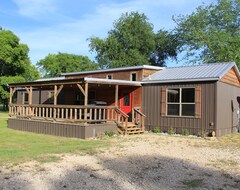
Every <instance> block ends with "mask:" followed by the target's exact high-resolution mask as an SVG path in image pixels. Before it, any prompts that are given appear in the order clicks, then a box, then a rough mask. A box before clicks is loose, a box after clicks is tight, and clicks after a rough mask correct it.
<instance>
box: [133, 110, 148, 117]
mask: <svg viewBox="0 0 240 190" xmlns="http://www.w3.org/2000/svg"><path fill="white" fill-rule="evenodd" d="M133 110H134V111H135V112H137V113H138V114H139V115H141V116H143V117H146V115H144V113H142V112H141V111H140V110H139V109H137V108H133Z"/></svg>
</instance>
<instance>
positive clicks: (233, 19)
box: [174, 0, 240, 66]
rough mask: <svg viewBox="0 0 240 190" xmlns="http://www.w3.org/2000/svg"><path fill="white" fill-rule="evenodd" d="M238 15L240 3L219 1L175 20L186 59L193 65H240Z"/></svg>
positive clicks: (239, 23) (233, 0)
mask: <svg viewBox="0 0 240 190" xmlns="http://www.w3.org/2000/svg"><path fill="white" fill-rule="evenodd" d="M239 12H240V1H239V0H219V1H218V3H217V4H216V5H215V4H210V5H209V6H204V5H203V6H200V7H198V8H197V10H196V11H195V12H193V13H192V14H190V15H186V16H181V15H180V16H178V17H177V18H174V21H175V22H176V24H177V27H176V35H178V39H179V42H180V45H181V51H184V52H187V53H186V55H185V58H186V59H188V60H189V62H191V63H212V62H229V61H235V62H236V63H237V64H238V66H240V65H239V64H240V46H239V44H240V17H239Z"/></svg>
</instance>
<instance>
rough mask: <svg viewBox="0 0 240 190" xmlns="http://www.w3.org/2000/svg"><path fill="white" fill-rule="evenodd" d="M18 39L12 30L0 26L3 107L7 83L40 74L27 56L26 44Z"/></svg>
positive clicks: (6, 103)
mask: <svg viewBox="0 0 240 190" xmlns="http://www.w3.org/2000/svg"><path fill="white" fill-rule="evenodd" d="M19 41H20V40H19V38H18V37H17V36H16V35H15V34H14V33H13V32H11V31H9V30H3V29H2V28H0V44H1V48H0V102H1V103H3V106H4V108H5V109H6V108H7V105H8V98H9V86H8V84H10V83H13V82H24V81H31V80H34V79H37V78H39V76H40V75H39V73H38V71H37V70H36V68H35V67H34V66H33V65H32V64H31V62H30V59H29V57H28V52H29V48H28V46H27V45H25V44H21V43H20V42H19Z"/></svg>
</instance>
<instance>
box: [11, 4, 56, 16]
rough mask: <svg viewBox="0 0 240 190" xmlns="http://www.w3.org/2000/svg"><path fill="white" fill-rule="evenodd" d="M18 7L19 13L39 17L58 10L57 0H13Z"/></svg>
mask: <svg viewBox="0 0 240 190" xmlns="http://www.w3.org/2000/svg"><path fill="white" fill-rule="evenodd" d="M13 2H14V3H15V4H16V5H17V7H18V12H19V14H21V15H23V16H27V17H32V18H37V17H39V16H43V15H45V14H49V13H52V12H54V11H55V10H56V7H55V3H56V2H55V0H13Z"/></svg>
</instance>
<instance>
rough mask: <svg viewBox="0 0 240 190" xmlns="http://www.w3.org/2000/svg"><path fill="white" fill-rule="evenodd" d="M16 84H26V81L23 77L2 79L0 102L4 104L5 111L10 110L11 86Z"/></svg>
mask: <svg viewBox="0 0 240 190" xmlns="http://www.w3.org/2000/svg"><path fill="white" fill-rule="evenodd" d="M16 82H25V79H24V78H23V77H21V76H3V77H0V95H1V96H0V102H2V103H3V110H7V109H8V99H9V95H10V94H9V84H11V83H16Z"/></svg>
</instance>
